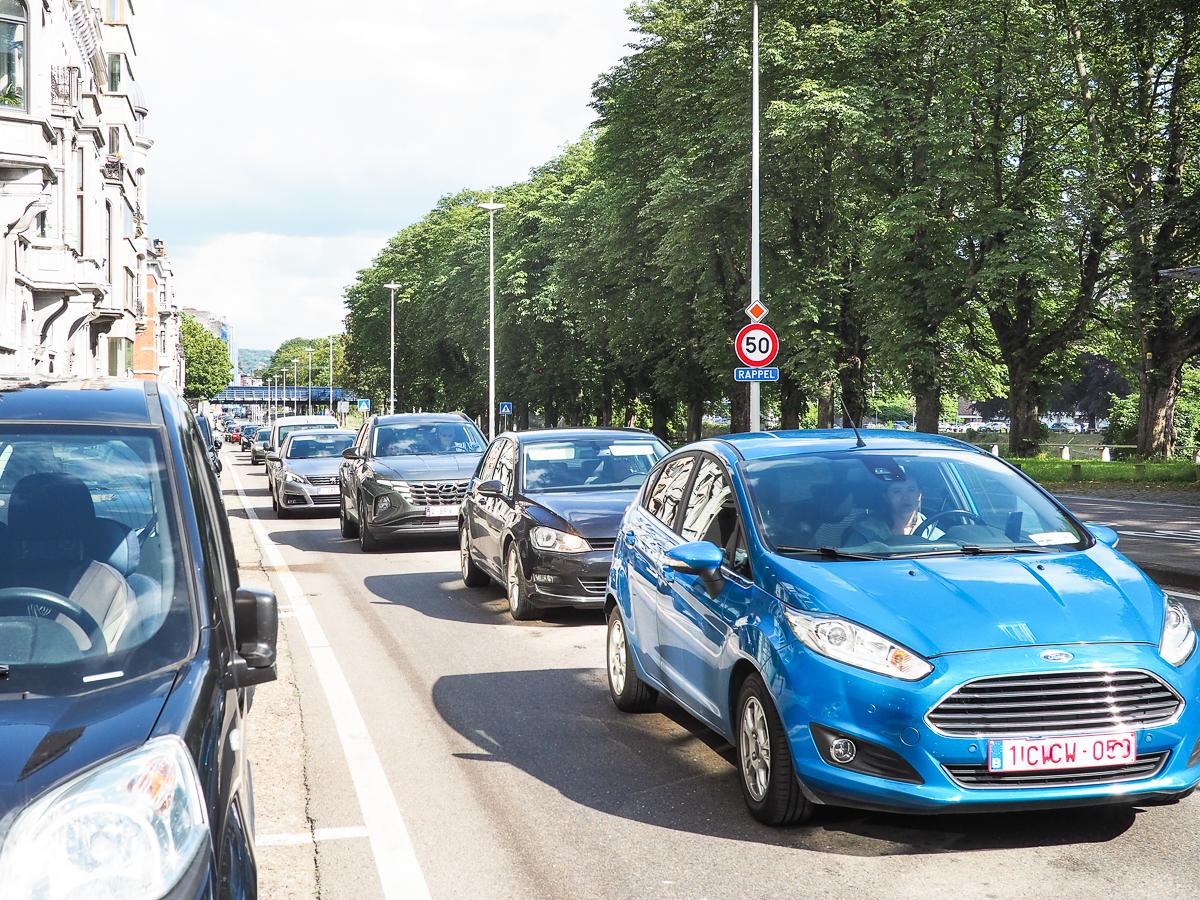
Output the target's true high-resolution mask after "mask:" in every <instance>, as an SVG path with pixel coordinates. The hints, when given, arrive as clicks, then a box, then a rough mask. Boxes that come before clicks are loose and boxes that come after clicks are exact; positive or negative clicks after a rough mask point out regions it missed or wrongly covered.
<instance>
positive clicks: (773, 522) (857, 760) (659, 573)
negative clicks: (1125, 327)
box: [607, 431, 1200, 825]
mask: <svg viewBox="0 0 1200 900" xmlns="http://www.w3.org/2000/svg"><path fill="white" fill-rule="evenodd" d="M1116 537H1117V536H1116V533H1115V532H1113V531H1112V530H1111V529H1108V528H1105V527H1103V526H1099V525H1092V526H1085V525H1083V524H1081V523H1080V522H1078V521H1077V520H1076V519H1075V518H1074V517H1073V516H1072V515H1071V514H1070V513H1069V512H1068V511H1067V510H1066V509H1064V508H1063V507H1062V506H1061V505H1060V504H1059V503H1058V502H1057V501H1056V500H1055V499H1054V498H1053V497H1052V496H1051V495H1050V494H1048V493H1046V492H1045V491H1044V490H1042V489H1041V488H1040V487H1039V486H1038V485H1037V484H1035V483H1034V482H1032V481H1031V480H1029V479H1028V478H1027V477H1025V476H1024V475H1023V474H1022V473H1021V472H1020V471H1018V470H1017V469H1015V468H1013V467H1012V466H1010V465H1008V464H1007V463H1005V462H1002V461H1001V460H998V459H995V458H993V457H992V456H990V455H988V454H986V453H983V452H980V451H978V450H977V449H975V448H973V447H971V446H969V445H967V444H963V443H960V442H958V441H954V440H951V439H947V438H938V437H933V436H928V435H922V434H913V433H898V432H895V431H866V432H864V433H863V439H862V440H860V439H858V438H857V437H856V436H855V434H854V433H852V432H848V431H820V432H780V433H774V434H752V435H739V436H734V437H730V438H726V439H722V440H711V441H703V442H700V443H697V444H693V445H691V446H688V447H684V448H682V449H680V450H678V451H676V452H675V453H673V454H671V455H670V456H667V457H666V458H664V459H663V460H662V461H661V462H660V463H659V465H658V466H657V467H656V468H655V470H654V471H653V472H652V473H651V475H650V477H649V478H648V479H647V481H646V483H645V485H644V486H643V488H642V490H641V492H640V493H639V495H638V498H637V500H636V501H635V502H634V504H633V505H632V506H631V507H630V509H629V511H628V512H627V513H626V515H625V519H624V522H623V523H622V527H621V531H620V535H619V537H618V541H617V549H616V552H615V554H614V558H613V565H612V570H611V572H610V574H609V597H608V604H607V610H608V643H607V657H608V680H609V688H610V692H611V694H612V698H613V701H614V702H615V703H616V705H617V706H618V707H619V708H620V709H622V710H626V711H629V712H634V711H640V710H647V709H650V708H651V707H653V705H654V702H655V699H656V697H657V694H658V693H659V692H662V693H664V694H667V695H668V696H670V697H671V698H672V699H673V700H675V701H676V702H677V703H679V704H680V705H682V706H683V707H685V708H686V709H687V710H688V711H690V712H691V713H692V714H693V715H695V716H697V717H698V718H699V719H701V720H702V721H704V722H705V723H707V724H708V725H709V726H710V727H712V728H713V729H715V730H716V731H717V732H719V733H720V734H722V735H723V736H724V737H725V738H726V739H728V740H729V741H730V742H731V743H732V744H733V745H734V747H735V748H736V750H737V766H738V771H739V774H740V776H741V778H740V780H741V784H742V792H743V795H744V796H745V799H746V803H747V805H748V806H749V808H750V811H751V812H752V813H753V815H754V816H755V817H756V818H758V819H759V820H761V821H763V822H767V823H769V824H774V825H782V824H787V823H792V822H797V821H801V820H802V819H804V818H805V817H806V816H807V815H808V814H809V813H810V812H811V810H812V808H813V807H814V805H817V804H836V805H840V806H852V807H859V808H865V809H880V810H896V811H905V812H950V811H964V812H965V811H984V810H1013V809H1031V808H1052V807H1065V806H1081V805H1089V804H1107V803H1133V802H1138V803H1146V802H1154V801H1160V800H1161V801H1165V800H1170V799H1173V798H1176V797H1179V796H1181V795H1184V794H1187V793H1189V792H1191V791H1192V789H1193V788H1194V787H1195V786H1196V784H1197V782H1200V740H1197V738H1198V737H1200V711H1198V710H1195V709H1192V708H1191V705H1190V703H1189V701H1190V700H1191V699H1192V698H1193V697H1195V696H1196V687H1197V669H1198V667H1200V661H1198V656H1200V655H1198V654H1196V653H1194V652H1193V651H1194V649H1195V645H1196V636H1195V632H1194V631H1193V628H1192V623H1191V620H1190V619H1189V617H1188V614H1187V611H1186V610H1185V609H1184V607H1183V606H1182V604H1181V603H1180V602H1179V601H1178V600H1176V599H1173V598H1171V597H1170V596H1167V595H1164V594H1163V592H1162V591H1161V590H1160V589H1159V588H1158V587H1157V586H1156V585H1155V584H1154V583H1153V582H1152V581H1151V580H1150V579H1149V578H1147V577H1146V576H1145V575H1144V574H1143V573H1142V572H1141V571H1140V570H1139V569H1138V568H1137V567H1136V566H1134V565H1133V564H1132V563H1131V562H1130V561H1129V560H1128V559H1126V558H1125V557H1124V556H1122V555H1121V554H1120V553H1118V552H1117V551H1116V550H1115V549H1114V546H1115V544H1116Z"/></svg>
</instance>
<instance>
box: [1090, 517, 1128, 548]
mask: <svg viewBox="0 0 1200 900" xmlns="http://www.w3.org/2000/svg"><path fill="white" fill-rule="evenodd" d="M1087 530H1088V531H1090V532H1091V533H1092V537H1094V538H1095V539H1096V540H1098V541H1099V542H1100V543H1102V544H1104V545H1105V546H1106V547H1115V546H1117V542H1118V541H1119V540H1121V536H1120V535H1119V534H1117V532H1116V530H1115V529H1113V528H1109V527H1108V526H1107V525H1097V524H1095V523H1092V522H1088V523H1087Z"/></svg>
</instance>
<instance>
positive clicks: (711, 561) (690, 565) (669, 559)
mask: <svg viewBox="0 0 1200 900" xmlns="http://www.w3.org/2000/svg"><path fill="white" fill-rule="evenodd" d="M724 561H725V554H724V553H723V552H722V551H721V548H720V547H718V546H717V545H716V544H713V543H710V542H708V541H693V542H692V543H690V544H680V545H679V546H678V547H674V548H672V549H670V550H668V551H667V552H666V554H665V556H664V557H663V563H664V564H665V565H666V566H667V567H668V568H670V569H674V570H675V571H676V572H682V573H683V574H685V575H711V574H712V573H713V572H716V571H718V570H719V569H720V568H721V564H722V563H723V562H724Z"/></svg>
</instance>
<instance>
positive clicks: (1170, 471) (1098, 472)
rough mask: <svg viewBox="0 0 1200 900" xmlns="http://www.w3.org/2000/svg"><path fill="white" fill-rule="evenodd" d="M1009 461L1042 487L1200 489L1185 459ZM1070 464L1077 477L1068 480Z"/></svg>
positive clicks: (1191, 466) (1194, 468) (1194, 472)
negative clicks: (1098, 485) (1162, 487)
mask: <svg viewBox="0 0 1200 900" xmlns="http://www.w3.org/2000/svg"><path fill="white" fill-rule="evenodd" d="M1010 462H1012V463H1014V464H1015V465H1018V466H1020V467H1021V469H1023V470H1024V471H1025V472H1026V473H1027V474H1028V475H1029V476H1030V477H1031V478H1033V479H1035V480H1037V481H1039V482H1041V483H1042V484H1044V485H1050V484H1055V485H1059V484H1068V485H1079V484H1112V483H1119V484H1137V485H1138V486H1145V487H1152V486H1154V485H1162V486H1164V487H1166V486H1169V487H1171V488H1173V489H1176V490H1178V489H1184V490H1188V489H1192V490H1200V482H1197V481H1196V477H1197V474H1196V473H1197V467H1196V466H1195V465H1194V464H1192V463H1191V462H1188V461H1187V460H1178V461H1172V462H1148V463H1145V464H1143V465H1141V468H1142V471H1140V472H1139V471H1138V468H1139V464H1137V463H1133V462H1125V461H1120V462H1100V461H1099V460H1094V459H1083V460H1074V461H1072V460H1066V459H1043V458H1040V457H1035V458H1033V459H1014V460H1010ZM1072 465H1077V466H1079V474H1080V477H1079V479H1078V480H1075V479H1073V478H1072V477H1071V467H1072Z"/></svg>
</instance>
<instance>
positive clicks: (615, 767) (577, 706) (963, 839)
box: [433, 669, 1138, 857]
mask: <svg viewBox="0 0 1200 900" xmlns="http://www.w3.org/2000/svg"><path fill="white" fill-rule="evenodd" d="M433 701H434V704H435V706H436V707H437V710H438V712H439V713H440V714H441V716H442V718H443V719H445V720H446V722H447V723H449V724H450V725H451V726H452V727H453V728H454V729H455V730H456V731H458V732H459V733H460V734H461V735H463V736H464V737H465V738H467V739H468V740H469V741H471V742H472V743H473V744H475V745H476V746H477V747H478V748H479V752H478V753H465V754H457V755H458V756H459V758H461V759H467V760H477V761H479V762H480V763H507V764H509V765H513V766H516V767H518V768H519V769H521V770H523V771H525V772H527V773H528V774H530V775H532V776H533V777H535V778H537V779H538V780H540V781H542V782H544V783H546V784H548V785H550V786H551V787H553V788H555V789H556V790H558V791H559V792H560V793H561V794H563V796H565V797H567V798H569V799H571V800H573V801H575V802H576V803H581V804H583V805H584V806H587V807H590V808H592V809H595V810H598V811H600V812H604V813H608V814H611V815H616V816H622V817H624V818H627V819H632V820H635V821H638V822H644V823H646V824H650V825H657V826H659V827H662V828H670V829H674V830H676V831H684V832H690V833H694V834H701V835H707V836H713V837H720V838H728V839H731V840H740V841H753V842H755V843H761V844H770V845H775V846H780V847H795V848H798V849H804V850H809V851H814V852H820V853H830V854H836V855H841V856H861V857H878V856H902V855H915V854H934V853H952V852H953V853H961V852H964V851H980V850H997V849H1012V848H1022V847H1045V846H1059V845H1070V844H1092V843H1103V842H1105V841H1111V840H1113V839H1115V838H1117V837H1118V836H1120V835H1121V834H1122V833H1123V832H1125V831H1126V830H1127V829H1128V828H1129V827H1130V826H1131V825H1132V824H1133V822H1134V818H1135V816H1136V814H1137V812H1138V810H1137V809H1136V808H1129V807H1099V808H1090V809H1082V810H1063V811H1055V812H1037V813H1008V814H1004V815H947V816H899V815H884V814H875V813H862V812H856V811H852V810H839V809H831V808H823V809H822V810H820V811H818V813H817V815H816V816H815V818H814V820H813V821H812V822H811V823H809V824H807V825H805V826H800V827H795V828H787V829H771V828H767V827H765V826H762V825H759V824H758V823H757V822H755V821H754V820H753V819H751V818H750V816H749V814H748V813H747V812H746V809H745V805H744V803H743V801H742V796H741V792H740V789H739V786H738V782H737V774H736V770H735V768H734V763H733V750H732V748H731V747H728V746H727V745H725V744H724V742H723V741H722V740H721V739H720V738H718V737H717V736H716V735H715V734H714V733H712V732H711V731H709V730H708V729H707V728H705V727H704V726H703V725H701V724H700V723H698V722H697V721H695V720H694V719H692V718H691V717H690V716H688V715H687V714H686V713H685V712H683V711H682V710H680V709H679V708H678V707H676V706H674V704H668V703H667V702H666V701H663V700H660V701H659V710H660V712H659V713H653V714H649V715H643V716H629V715H624V714H622V713H620V712H618V711H617V710H616V709H615V708H614V707H613V705H612V702H611V701H610V699H609V696H608V690H607V687H606V685H605V679H604V672H603V670H600V669H551V670H536V671H525V672H487V673H480V674H473V675H447V676H443V677H442V678H439V679H438V680H437V682H436V683H435V684H434V686H433Z"/></svg>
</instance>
